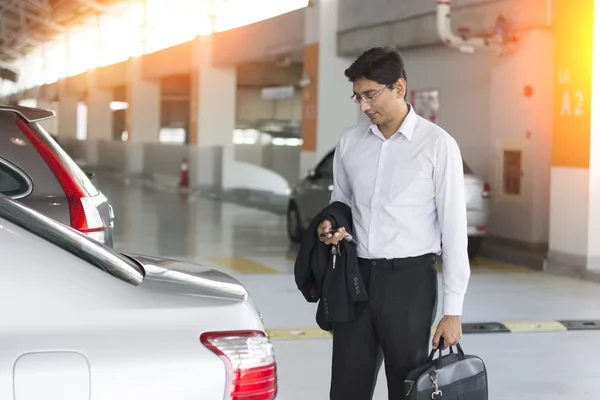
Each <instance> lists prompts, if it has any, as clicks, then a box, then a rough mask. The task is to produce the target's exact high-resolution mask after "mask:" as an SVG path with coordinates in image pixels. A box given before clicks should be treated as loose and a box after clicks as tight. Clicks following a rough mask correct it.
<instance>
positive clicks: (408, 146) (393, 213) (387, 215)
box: [331, 106, 470, 315]
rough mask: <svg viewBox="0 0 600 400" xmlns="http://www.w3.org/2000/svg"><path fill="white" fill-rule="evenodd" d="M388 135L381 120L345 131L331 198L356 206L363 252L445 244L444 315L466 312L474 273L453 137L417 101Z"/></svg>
mask: <svg viewBox="0 0 600 400" xmlns="http://www.w3.org/2000/svg"><path fill="white" fill-rule="evenodd" d="M409 108H410V111H409V113H408V115H407V117H406V119H405V120H404V122H403V123H402V126H400V129H399V130H398V132H397V133H396V134H394V135H393V136H392V137H390V138H389V139H386V138H385V137H384V136H383V134H382V133H381V131H380V130H379V128H378V127H377V125H376V124H369V123H362V124H357V125H354V126H352V127H350V128H349V129H348V130H346V132H344V134H343V135H342V137H341V139H340V141H339V143H338V146H337V148H336V151H335V156H334V161H333V174H334V185H333V192H332V195H331V202H334V201H340V202H343V203H345V204H347V205H348V206H350V207H351V208H352V214H353V221H354V230H355V237H356V239H357V240H358V242H359V245H358V256H359V257H361V258H375V259H377V258H385V259H391V258H403V257H412V256H419V255H423V254H426V253H436V254H439V253H440V252H442V242H443V252H442V260H443V265H442V268H443V269H442V271H443V291H444V299H443V301H444V303H443V313H444V315H462V309H463V299H464V296H465V293H466V290H467V285H468V281H469V278H470V266H469V257H468V253H467V241H468V238H467V209H466V200H465V184H464V174H463V162H462V156H461V153H460V149H459V148H458V145H457V143H456V141H455V140H454V138H453V137H452V136H450V135H449V134H448V133H447V132H446V131H444V130H443V129H442V128H440V127H439V126H437V125H435V124H433V123H431V122H430V121H428V120H426V119H424V118H421V117H420V116H418V115H417V114H416V113H415V111H414V109H413V107H412V106H409Z"/></svg>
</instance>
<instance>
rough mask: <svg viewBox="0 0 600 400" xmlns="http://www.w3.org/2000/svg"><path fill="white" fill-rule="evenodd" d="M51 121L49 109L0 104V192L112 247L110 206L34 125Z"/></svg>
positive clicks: (47, 135)
mask: <svg viewBox="0 0 600 400" xmlns="http://www.w3.org/2000/svg"><path fill="white" fill-rule="evenodd" d="M52 117H54V112H53V111H48V110H42V109H37V108H29V107H20V106H3V105H0V194H4V195H6V196H9V197H11V198H12V199H15V200H18V201H19V202H22V203H23V204H27V205H28V206H30V207H32V208H34V209H35V210H38V211H39V212H41V213H42V214H44V215H47V216H49V217H51V218H54V219H56V220H57V221H59V222H61V223H63V224H65V225H67V226H70V227H72V228H74V229H77V230H78V231H80V232H82V233H85V234H87V235H88V236H90V237H91V238H93V239H95V240H97V241H99V242H101V243H104V244H106V245H107V246H110V247H112V245H113V228H114V213H113V210H112V207H111V206H110V204H109V202H108V200H107V199H106V197H105V196H104V195H103V194H102V193H101V192H100V191H99V190H98V189H97V188H96V187H95V186H94V185H93V183H92V182H91V180H90V177H89V176H88V175H87V174H85V173H84V172H83V171H82V170H81V169H80V168H79V166H77V164H75V162H74V161H73V160H72V159H71V157H69V155H67V154H66V153H65V151H64V150H63V149H62V148H61V147H60V146H59V145H58V144H57V143H56V141H54V139H53V138H52V137H51V136H50V135H49V134H48V133H47V132H46V131H44V129H43V128H42V127H41V126H40V125H39V124H38V122H39V121H41V120H44V119H48V118H52Z"/></svg>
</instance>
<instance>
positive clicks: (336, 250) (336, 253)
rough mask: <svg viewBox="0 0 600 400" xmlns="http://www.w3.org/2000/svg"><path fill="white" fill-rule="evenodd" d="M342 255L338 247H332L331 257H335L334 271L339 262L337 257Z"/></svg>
mask: <svg viewBox="0 0 600 400" xmlns="http://www.w3.org/2000/svg"><path fill="white" fill-rule="evenodd" d="M339 253H340V250H339V248H338V245H334V246H331V255H332V256H333V269H335V262H336V261H337V256H338V254H339Z"/></svg>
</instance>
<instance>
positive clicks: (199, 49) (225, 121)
mask: <svg viewBox="0 0 600 400" xmlns="http://www.w3.org/2000/svg"><path fill="white" fill-rule="evenodd" d="M211 41H212V37H211V36H210V35H202V36H197V37H196V39H195V40H194V65H195V66H196V67H197V68H196V69H195V70H194V71H192V73H191V86H192V87H191V91H190V93H191V97H190V107H191V109H190V131H189V143H191V144H197V145H198V146H228V147H232V146H233V142H232V139H233V130H234V129H235V122H236V96H237V76H236V70H235V67H215V66H213V65H212V43H211Z"/></svg>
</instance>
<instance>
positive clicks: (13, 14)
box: [0, 0, 123, 65]
mask: <svg viewBox="0 0 600 400" xmlns="http://www.w3.org/2000/svg"><path fill="white" fill-rule="evenodd" d="M120 1H123V0H0V63H2V64H4V65H8V64H9V63H11V62H13V61H15V60H17V59H19V58H22V57H23V56H25V55H27V54H28V53H29V52H30V51H32V50H33V49H35V48H38V47H39V46H41V45H42V44H43V43H45V42H49V41H51V40H52V39H53V38H54V37H55V36H56V35H58V34H61V33H64V32H65V31H66V30H67V28H69V27H71V26H73V25H76V24H77V23H79V22H81V21H82V20H83V19H84V18H85V17H89V16H90V15H93V14H104V13H108V12H109V11H108V6H109V5H111V4H114V3H117V2H120Z"/></svg>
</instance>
